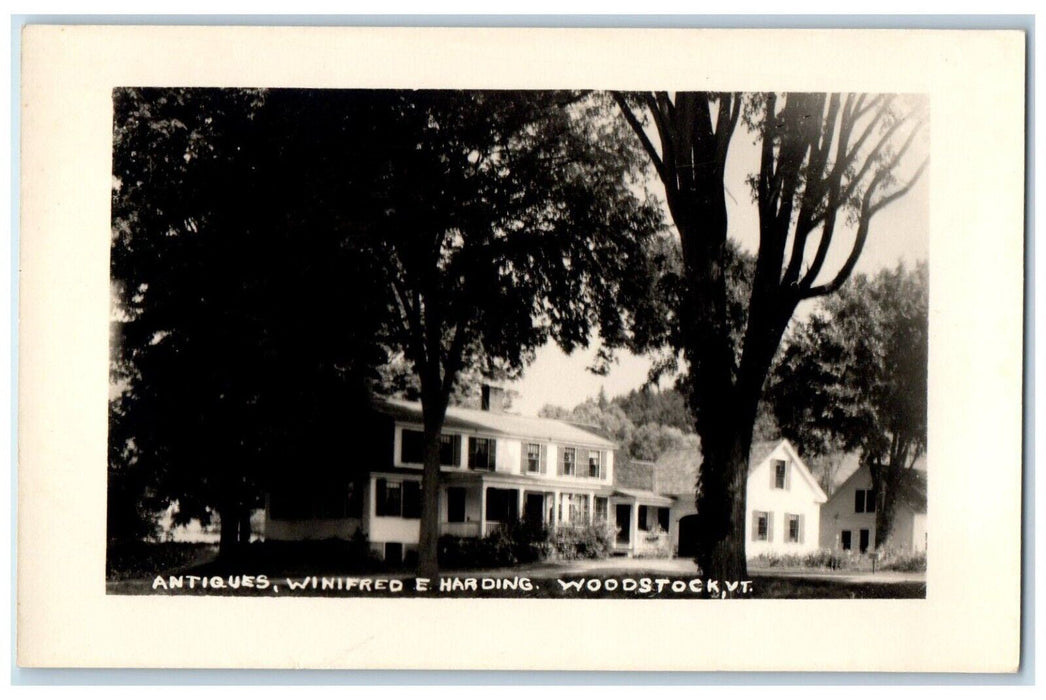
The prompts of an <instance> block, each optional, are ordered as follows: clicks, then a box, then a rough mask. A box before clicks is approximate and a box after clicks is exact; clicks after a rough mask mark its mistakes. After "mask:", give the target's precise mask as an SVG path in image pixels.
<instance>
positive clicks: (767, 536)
mask: <svg viewBox="0 0 1046 700" xmlns="http://www.w3.org/2000/svg"><path fill="white" fill-rule="evenodd" d="M772 528H773V525H772V523H771V521H770V514H769V513H766V512H764V511H760V510H757V511H754V512H753V513H752V539H753V540H756V541H758V542H769V541H770V540H772V539H773V529H772Z"/></svg>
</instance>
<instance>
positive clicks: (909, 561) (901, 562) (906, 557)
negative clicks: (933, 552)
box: [879, 551, 926, 571]
mask: <svg viewBox="0 0 1046 700" xmlns="http://www.w3.org/2000/svg"><path fill="white" fill-rule="evenodd" d="M879 568H880V569H882V570H883V571H926V552H905V551H902V552H896V551H886V552H884V553H883V556H882V558H881V559H880V564H879Z"/></svg>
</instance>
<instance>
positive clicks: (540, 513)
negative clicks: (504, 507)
mask: <svg viewBox="0 0 1046 700" xmlns="http://www.w3.org/2000/svg"><path fill="white" fill-rule="evenodd" d="M544 517H545V495H544V494H541V493H528V494H527V495H526V498H525V500H524V501H523V519H524V520H526V521H527V522H528V523H532V524H534V525H540V524H541V522H542V521H543V520H544Z"/></svg>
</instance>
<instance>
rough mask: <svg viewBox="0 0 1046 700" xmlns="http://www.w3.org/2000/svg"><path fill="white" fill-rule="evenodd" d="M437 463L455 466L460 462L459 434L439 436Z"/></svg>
mask: <svg viewBox="0 0 1046 700" xmlns="http://www.w3.org/2000/svg"><path fill="white" fill-rule="evenodd" d="M439 463H440V464H442V465H444V466H448V467H456V466H458V465H459V464H461V436H460V435H440V436H439Z"/></svg>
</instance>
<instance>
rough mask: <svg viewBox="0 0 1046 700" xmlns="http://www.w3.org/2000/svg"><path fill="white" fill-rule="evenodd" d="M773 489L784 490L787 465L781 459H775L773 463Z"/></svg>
mask: <svg viewBox="0 0 1046 700" xmlns="http://www.w3.org/2000/svg"><path fill="white" fill-rule="evenodd" d="M773 464H774V488H775V489H783V488H786V485H785V480H786V477H787V476H788V464H787V462H785V461H784V460H783V459H775V460H774V462H773Z"/></svg>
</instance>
